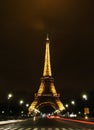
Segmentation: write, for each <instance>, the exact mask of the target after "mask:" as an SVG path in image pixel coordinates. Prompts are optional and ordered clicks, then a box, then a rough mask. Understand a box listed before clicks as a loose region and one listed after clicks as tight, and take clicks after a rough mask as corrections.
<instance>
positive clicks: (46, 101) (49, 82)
mask: <svg viewBox="0 0 94 130" xmlns="http://www.w3.org/2000/svg"><path fill="white" fill-rule="evenodd" d="M59 97H60V94H58V93H57V92H56V89H55V85H54V78H53V77H52V71H51V62H50V40H49V37H48V35H47V38H46V49H45V61H44V70H43V76H42V78H41V83H40V87H39V89H38V92H37V93H35V97H34V101H33V102H32V103H31V105H30V107H29V114H31V113H33V112H36V113H37V112H39V108H40V107H43V106H44V105H50V106H52V107H53V108H54V110H55V111H56V112H61V111H63V110H64V109H65V107H64V106H63V104H62V102H61V101H60V99H59Z"/></svg>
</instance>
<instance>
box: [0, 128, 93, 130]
mask: <svg viewBox="0 0 94 130" xmlns="http://www.w3.org/2000/svg"><path fill="white" fill-rule="evenodd" d="M60 129H61V130H84V129H78V128H77V129H73V128H37V127H35V128H33V129H32V128H22V127H19V128H16V127H14V128H10V127H8V128H4V127H1V128H0V130H60ZM87 130H93V129H87Z"/></svg>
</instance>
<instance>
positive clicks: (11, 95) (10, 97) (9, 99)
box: [7, 93, 13, 115]
mask: <svg viewBox="0 0 94 130" xmlns="http://www.w3.org/2000/svg"><path fill="white" fill-rule="evenodd" d="M12 97H13V94H12V93H9V94H8V96H7V99H8V107H7V108H8V112H9V113H8V115H10V112H12V111H11V110H10V105H11V104H10V103H11V102H10V101H11V99H12Z"/></svg>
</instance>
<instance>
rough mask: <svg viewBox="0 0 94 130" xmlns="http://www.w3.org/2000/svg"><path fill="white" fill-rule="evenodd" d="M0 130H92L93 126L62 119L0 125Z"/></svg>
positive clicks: (29, 120) (44, 119) (30, 120)
mask: <svg viewBox="0 0 94 130" xmlns="http://www.w3.org/2000/svg"><path fill="white" fill-rule="evenodd" d="M0 130H94V124H88V123H87V124H86V123H79V122H75V121H69V120H64V119H50V118H49V119H48V118H43V119H38V120H35V121H32V119H28V120H25V121H22V122H18V123H14V124H7V125H1V126H0Z"/></svg>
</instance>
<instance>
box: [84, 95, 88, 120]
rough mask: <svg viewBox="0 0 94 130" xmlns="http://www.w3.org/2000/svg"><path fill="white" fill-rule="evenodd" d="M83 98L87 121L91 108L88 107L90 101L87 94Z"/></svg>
mask: <svg viewBox="0 0 94 130" xmlns="http://www.w3.org/2000/svg"><path fill="white" fill-rule="evenodd" d="M82 98H83V100H84V115H85V119H88V116H87V115H88V114H89V107H88V105H87V101H88V96H87V94H83V95H82Z"/></svg>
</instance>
